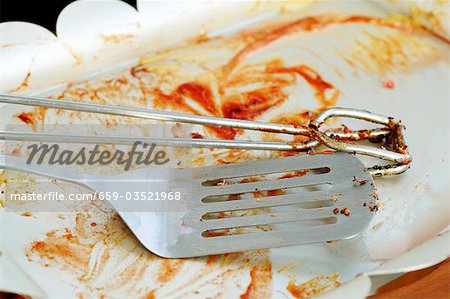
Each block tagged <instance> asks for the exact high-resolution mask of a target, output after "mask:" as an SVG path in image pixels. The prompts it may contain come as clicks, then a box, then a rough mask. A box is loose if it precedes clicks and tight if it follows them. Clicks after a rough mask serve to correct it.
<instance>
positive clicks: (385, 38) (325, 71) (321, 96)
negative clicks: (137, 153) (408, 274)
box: [18, 15, 448, 298]
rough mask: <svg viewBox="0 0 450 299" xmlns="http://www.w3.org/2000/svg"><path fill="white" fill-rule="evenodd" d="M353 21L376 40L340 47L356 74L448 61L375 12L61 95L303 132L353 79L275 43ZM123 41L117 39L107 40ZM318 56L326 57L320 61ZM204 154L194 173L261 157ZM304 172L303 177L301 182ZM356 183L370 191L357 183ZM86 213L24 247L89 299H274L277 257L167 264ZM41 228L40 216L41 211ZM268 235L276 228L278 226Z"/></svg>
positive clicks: (168, 60)
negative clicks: (226, 298)
mask: <svg viewBox="0 0 450 299" xmlns="http://www.w3.org/2000/svg"><path fill="white" fill-rule="evenodd" d="M348 24H353V25H355V24H358V25H359V26H360V29H361V31H364V32H365V33H367V32H366V31H365V30H368V29H373V30H370V34H369V33H367V34H365V37H366V39H365V40H364V41H361V40H358V39H355V40H354V41H352V42H351V45H352V48H351V51H350V52H349V53H343V52H342V51H341V50H342V49H332V48H330V53H329V54H330V55H332V54H335V55H337V56H338V57H339V59H340V60H341V62H342V63H343V64H342V65H345V66H348V67H351V68H355V69H358V70H363V71H366V72H368V73H371V74H377V75H379V74H383V76H384V74H385V73H387V72H398V71H406V70H409V69H411V68H412V67H416V66H417V65H420V64H424V63H428V62H433V61H436V60H437V59H438V58H439V57H440V56H441V55H442V51H440V50H439V48H438V47H435V46H434V45H433V44H431V43H430V42H428V40H426V39H425V38H423V36H424V35H423V33H424V32H423V28H420V27H418V26H414V25H413V24H410V23H408V22H406V23H402V22H400V21H398V20H395V21H393V20H384V19H380V18H375V17H366V16H347V17H337V16H332V15H321V16H315V17H308V18H300V19H297V20H288V21H282V22H280V23H279V24H278V25H271V26H265V27H264V28H258V29H256V30H248V31H246V32H243V33H242V34H238V35H236V36H231V37H214V38H200V39H197V40H196V41H195V42H194V43H189V44H187V45H183V46H180V47H178V48H176V49H169V50H167V51H162V52H159V53H155V54H151V55H149V56H148V57H147V58H143V59H142V60H141V61H140V63H138V64H137V65H135V66H133V67H131V68H128V69H126V70H124V71H123V70H120V71H117V72H116V73H114V74H113V75H111V76H109V77H108V78H100V79H92V80H89V81H84V82H80V83H74V84H70V85H69V86H68V88H67V89H66V90H64V91H63V92H62V93H61V94H60V95H59V96H57V98H58V99H61V100H62V99H67V100H73V101H81V102H90V103H100V104H108V105H116V106H127V107H139V108H150V109H164V110H170V111H181V112H188V113H192V114H197V115H208V116H219V117H229V118H234V119H243V120H263V121H272V122H278V123H288V124H292V125H294V126H304V125H307V124H308V122H309V121H310V120H311V119H313V118H314V117H315V116H316V115H317V114H318V113H319V112H321V111H322V110H323V109H326V108H329V107H332V106H334V105H335V104H336V103H337V101H338V99H339V97H340V96H341V94H342V92H341V90H340V88H339V86H340V84H339V78H341V79H340V80H351V79H352V78H343V75H342V73H340V71H339V67H337V66H336V65H331V64H330V63H327V62H325V63H323V64H322V66H321V67H320V63H318V62H317V61H318V60H320V61H322V60H323V59H322V58H321V57H320V53H318V52H319V51H318V50H317V51H316V50H315V51H311V49H310V52H308V51H304V52H302V51H301V49H302V47H304V46H305V45H303V44H301V43H302V39H301V38H296V39H295V43H294V44H290V45H287V46H293V47H294V48H296V49H298V50H299V51H298V55H297V56H296V55H295V53H293V54H292V57H284V56H283V55H282V54H283V53H285V52H283V51H282V50H283V46H281V50H280V49H279V48H278V49H277V48H276V47H275V45H276V43H277V42H280V44H282V42H286V39H285V38H287V37H289V36H291V37H292V36H296V34H299V36H300V35H305V34H320V33H321V32H323V31H325V30H326V29H328V28H332V27H334V28H336V27H337V26H346V25H348ZM116 41H119V40H116V39H112V40H108V42H113V43H115V42H116ZM444 42H447V43H448V41H444ZM284 46H286V44H284ZM269 47H271V48H270V50H267V49H268V48H269ZM74 57H75V56H74ZM313 57H316V58H317V57H319V59H318V60H317V61H316V59H314V58H313ZM79 62H80V63H81V60H80V61H79ZM322 62H323V61H322ZM336 73H337V74H336ZM30 76H31V74H28V75H27V76H26V78H25V80H24V82H23V84H22V86H21V87H20V88H23V87H27V86H28V82H29V80H30ZM380 77H381V76H378V77H377V78H380ZM378 80H379V79H378ZM392 83H393V82H392ZM383 84H384V86H385V87H386V88H394V84H391V83H383ZM307 100H311V101H310V102H308V101H307ZM304 102H305V103H304ZM18 118H19V119H20V120H21V121H22V122H24V123H26V124H29V125H32V126H35V125H36V124H37V123H38V120H40V121H41V122H42V123H87V122H88V123H101V124H106V125H111V124H119V123H123V124H137V123H144V122H145V120H142V119H135V118H127V117H117V116H110V115H98V114H97V115H96V114H90V113H82V112H77V111H62V110H48V109H45V108H36V109H35V112H34V113H31V114H30V112H24V113H22V114H19V115H18ZM33 128H34V129H35V127H33ZM342 130H346V128H345V127H343V128H342ZM347 130H348V128H347ZM244 134H246V132H243V131H241V130H238V129H230V128H220V127H208V128H207V129H206V130H204V131H201V130H200V131H198V132H196V133H193V134H192V135H191V137H192V138H210V137H212V138H223V139H239V138H241V137H248V136H243V135H244ZM260 137H261V138H259V137H258V139H259V140H260V139H262V140H266V141H280V140H284V139H281V136H279V135H274V134H271V133H263V134H261V135H260ZM285 137H286V136H285ZM307 140H308V137H305V136H291V139H290V140H285V141H287V142H304V141H307ZM198 153H202V154H201V155H200V154H199V155H195V160H194V161H193V162H192V164H193V165H196V166H200V165H203V164H211V165H212V164H228V163H236V162H241V161H248V160H251V159H255V157H254V156H252V154H251V153H248V152H246V151H241V150H226V151H225V150H209V149H208V150H204V149H199V150H198ZM332 153H334V151H329V150H327V151H322V152H321V151H318V152H312V153H310V154H332ZM292 154H293V153H274V154H273V155H278V156H283V155H292ZM271 155H272V154H271ZM186 166H189V165H186ZM304 174H306V173H303V172H299V173H297V175H299V176H300V175H304ZM355 182H356V183H358V184H363V181H361V182H359V181H358V180H357V179H356V178H355ZM280 194H283V193H282V190H281V191H280V190H268V191H267V190H266V191H261V190H254V193H253V195H254V197H257V198H258V196H260V195H262V196H271V195H280ZM85 208H86V211H85V212H83V213H82V212H79V213H77V214H76V215H64V216H61V215H59V216H58V217H56V218H57V219H58V221H59V222H58V225H59V227H58V228H57V229H54V230H52V231H49V232H47V234H46V235H45V236H43V237H41V238H39V237H38V238H37V239H36V240H34V241H33V242H32V243H31V244H30V245H29V246H28V247H27V248H26V253H27V257H28V258H29V260H30V261H31V262H33V263H38V264H41V265H43V266H46V267H50V268H52V269H58V271H61V273H62V275H64V276H65V277H66V278H67V277H69V278H70V279H71V281H70V282H69V283H70V284H72V285H73V286H74V287H75V289H76V290H77V292H78V293H79V294H80V297H81V296H88V297H89V296H98V297H100V296H102V295H108V296H111V295H113V296H117V297H129V296H133V297H138V296H141V297H144V296H147V297H148V298H158V297H164V296H165V297H189V296H194V295H195V296H199V297H219V296H223V295H224V294H223V293H222V292H223V291H224V290H226V291H235V292H236V294H234V295H235V297H239V296H240V297H241V298H267V297H269V296H270V293H271V283H272V270H271V262H270V257H269V254H268V251H267V250H257V251H252V252H245V253H232V254H224V255H218V256H212V257H205V258H195V259H185V260H181V259H175V260H166V259H163V258H160V257H158V256H156V255H154V254H152V253H150V252H149V251H147V250H146V249H145V248H143V246H142V245H141V244H140V243H139V242H138V241H137V240H136V239H135V238H134V236H133V235H132V234H131V232H130V231H129V230H128V228H127V227H126V225H125V224H124V223H123V222H122V220H120V218H119V216H118V215H117V214H115V213H111V212H109V213H106V212H104V211H103V210H102V209H98V207H97V206H96V205H95V203H89V204H86V207H85ZM369 209H370V210H374V211H375V210H376V209H378V205H375V206H369ZM336 211H337V212H336ZM339 211H340V212H342V213H343V214H344V215H346V216H348V215H350V211H349V210H348V209H347V208H343V209H341V210H339V209H337V210H336V209H334V210H333V213H334V214H337V213H338V212H339ZM215 216H217V217H224V216H226V215H224V214H218V215H215ZM30 220H34V218H33V219H30ZM36 221H39V217H38V216H36ZM259 228H261V229H262V230H270V229H271V227H270V226H260V227H259ZM211 233H212V234H215V233H216V234H217V233H218V232H211ZM225 233H229V232H225ZM338 277H339V274H337V273H333V274H330V275H328V276H325V275H321V276H318V277H316V278H313V279H311V280H309V281H307V282H304V283H301V284H297V283H296V282H295V281H291V282H289V284H288V286H287V289H288V291H289V292H290V293H291V294H292V295H293V296H294V297H296V298H308V297H311V296H314V295H318V294H320V293H322V292H324V291H326V290H328V289H330V288H333V287H336V286H338V285H339V282H338Z"/></svg>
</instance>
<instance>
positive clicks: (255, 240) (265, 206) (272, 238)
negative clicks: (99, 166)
mask: <svg viewBox="0 0 450 299" xmlns="http://www.w3.org/2000/svg"><path fill="white" fill-rule="evenodd" d="M0 157H1V159H2V160H3V161H0V166H2V167H4V168H7V169H12V170H19V171H25V172H28V173H34V174H38V175H43V176H46V177H50V178H55V179H59V180H64V181H68V182H72V183H75V184H78V185H82V186H85V187H88V188H90V189H92V190H96V191H97V192H102V191H109V192H111V191H118V192H121V193H122V194H123V193H125V192H133V191H135V190H136V188H138V189H140V190H145V188H147V186H148V185H149V184H151V183H155V184H159V187H161V184H165V185H164V186H163V189H164V188H165V189H166V190H169V191H170V190H173V189H172V188H175V187H176V188H178V189H179V188H183V187H184V188H188V189H190V190H192V191H191V193H190V195H189V196H186V197H185V198H182V199H181V200H182V201H181V202H180V203H182V204H183V205H185V208H186V212H141V211H127V209H126V205H127V202H126V200H125V199H123V200H122V201H111V203H112V204H113V206H114V207H115V208H116V209H117V211H118V213H119V214H120V216H121V217H122V219H123V220H124V221H125V222H126V224H127V225H128V226H129V227H130V229H131V231H132V232H133V233H134V235H135V236H136V237H137V238H138V239H139V240H140V242H141V243H142V244H143V245H144V246H145V247H146V248H147V249H149V250H150V251H152V252H154V253H156V254H158V255H160V256H163V257H169V258H181V257H193V256H202V255H209V254H218V253H226V252H236V251H243V250H251V249H257V248H271V247H281V246H289V245H296V244H304V243H312V242H322V241H327V240H338V239H345V238H351V237H353V236H355V235H357V234H358V233H360V232H362V231H363V230H364V229H365V228H366V227H367V226H368V224H369V222H370V220H371V219H372V217H373V210H374V207H376V196H374V194H375V193H374V192H375V188H374V183H373V180H372V176H371V175H370V173H369V171H368V170H367V169H366V168H365V166H364V165H363V164H362V163H361V161H360V160H359V159H358V158H356V157H355V156H353V155H351V154H347V153H335V154H327V155H325V154H316V155H313V156H311V155H303V156H298V157H288V158H281V159H271V160H262V161H256V162H248V163H239V164H230V165H221V166H206V167H199V168H193V169H167V168H160V167H149V168H143V169H139V170H134V171H129V172H124V173H122V174H118V175H103V176H99V175H91V174H81V173H79V172H74V171H71V170H69V169H66V168H64V167H54V166H49V165H44V164H42V165H37V164H27V163H26V162H25V161H24V160H23V159H21V158H19V157H12V156H11V157H9V156H8V161H7V163H5V161H4V159H5V157H4V156H0ZM130 182H133V184H130Z"/></svg>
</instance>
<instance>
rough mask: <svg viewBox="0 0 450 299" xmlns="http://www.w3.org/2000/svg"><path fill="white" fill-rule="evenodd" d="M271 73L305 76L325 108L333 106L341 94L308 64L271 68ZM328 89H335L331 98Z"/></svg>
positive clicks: (269, 70)
mask: <svg viewBox="0 0 450 299" xmlns="http://www.w3.org/2000/svg"><path fill="white" fill-rule="evenodd" d="M267 71H268V72H269V73H275V74H283V73H284V74H286V73H296V74H298V75H300V76H301V77H303V78H304V79H305V80H306V82H308V84H309V85H310V86H311V87H312V88H314V89H315V91H316V98H317V99H318V100H319V101H320V103H321V104H322V105H323V106H324V108H328V107H331V106H333V105H334V104H335V102H336V99H337V97H338V95H339V91H338V90H337V89H336V88H335V87H334V86H333V85H332V84H331V83H329V82H327V81H325V80H323V79H322V76H321V75H320V74H319V73H318V72H316V71H315V70H313V69H312V68H310V67H308V66H306V65H300V66H294V67H278V68H270V69H268V70H267ZM328 90H332V91H334V93H333V95H332V96H331V97H330V98H327V96H326V92H327V91H328Z"/></svg>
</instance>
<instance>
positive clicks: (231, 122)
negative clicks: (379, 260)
mask: <svg viewBox="0 0 450 299" xmlns="http://www.w3.org/2000/svg"><path fill="white" fill-rule="evenodd" d="M0 102H2V103H9V104H18V105H26V106H39V107H47V108H54V109H63V110H73V111H83V112H91V113H100V114H109V115H118V116H129V117H138V118H146V119H153V120H162V121H170V122H181V123H190V124H200V125H205V126H218V127H231V128H238V129H245V130H257V131H264V132H272V133H279V134H291V135H304V136H308V137H310V141H308V142H305V143H281V142H251V141H241V140H239V141H235V140H205V139H189V140H183V139H176V140H175V139H166V140H161V139H159V140H153V142H156V141H159V142H164V143H165V144H169V145H181V146H183V145H186V144H189V145H191V146H198V147H217V148H238V149H254V150H283V151H289V150H290V151H295V150H297V151H299V150H308V149H312V148H314V147H316V146H318V145H319V144H325V145H326V146H328V147H330V148H333V149H336V150H339V151H343V152H347V153H353V154H362V155H368V156H372V157H376V158H380V159H383V160H386V161H389V162H390V164H388V165H385V166H377V165H375V166H373V167H371V168H370V169H369V170H370V172H371V174H372V175H374V176H382V175H392V174H400V173H402V172H404V171H406V170H407V169H408V168H409V167H408V164H409V163H410V162H411V160H412V158H411V155H410V154H409V153H408V151H407V146H406V144H405V140H404V126H403V125H402V124H401V122H400V121H399V122H397V121H395V120H394V119H393V118H392V117H387V116H383V115H378V114H374V113H371V112H368V111H365V110H356V109H350V108H331V109H327V110H325V111H324V112H322V113H321V114H320V115H319V116H318V117H317V118H316V119H315V120H313V121H312V122H311V123H309V124H308V125H307V126H294V125H286V124H276V123H269V122H258V121H247V120H238V119H228V118H220V117H211V116H199V115H193V114H185V113H178V112H168V111H158V110H150V109H141V108H128V107H116V106H110V105H102V104H92V103H81V102H74V101H68V100H53V99H48V98H42V97H35V96H24V95H12V94H0ZM332 117H348V118H356V119H361V120H365V121H369V122H373V123H377V124H381V125H383V126H384V127H383V128H380V129H371V130H359V131H350V132H340V131H328V132H325V131H323V130H321V126H322V124H323V123H324V122H325V120H327V119H328V118H332ZM16 134H18V133H14V134H10V133H8V132H0V139H11V138H17V137H15V136H19V135H16ZM19 134H20V133H19ZM20 137H21V138H28V140H29V138H36V137H33V136H28V137H27V136H26V134H21V135H20ZM40 137H41V140H45V139H46V138H47V139H51V138H53V137H52V136H45V135H41V136H40ZM59 138H64V139H65V138H70V139H71V140H72V141H73V142H77V141H76V140H81V142H84V141H83V140H92V137H91V136H78V137H77V136H73V137H65V136H59ZM383 138H384V139H385V140H386V143H385V144H383V145H380V144H378V145H377V146H376V147H373V146H365V145H357V144H352V143H349V142H344V141H348V140H352V141H356V140H373V139H376V140H380V139H383ZM119 139H121V141H122V142H124V141H126V140H125V139H124V138H121V137H116V138H114V137H112V138H110V139H109V140H114V141H116V142H117V141H118V140H119ZM33 140H35V139H33ZM103 141H104V142H109V141H108V139H107V138H104V139H103ZM78 142H79V141H78ZM387 147H391V148H392V150H387V149H386V148H387Z"/></svg>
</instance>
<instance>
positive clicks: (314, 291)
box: [286, 272, 340, 299]
mask: <svg viewBox="0 0 450 299" xmlns="http://www.w3.org/2000/svg"><path fill="white" fill-rule="evenodd" d="M339 276H340V275H339V273H336V272H335V273H331V274H329V275H319V276H317V277H314V278H312V279H310V280H308V281H306V282H303V283H300V284H297V282H296V280H291V281H289V283H288V285H287V287H286V289H287V290H288V291H289V293H291V295H292V296H294V297H295V298H297V299H307V298H311V297H313V296H317V295H320V294H322V293H324V292H325V291H327V290H329V289H331V288H335V287H338V286H339V285H340V282H339Z"/></svg>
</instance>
